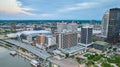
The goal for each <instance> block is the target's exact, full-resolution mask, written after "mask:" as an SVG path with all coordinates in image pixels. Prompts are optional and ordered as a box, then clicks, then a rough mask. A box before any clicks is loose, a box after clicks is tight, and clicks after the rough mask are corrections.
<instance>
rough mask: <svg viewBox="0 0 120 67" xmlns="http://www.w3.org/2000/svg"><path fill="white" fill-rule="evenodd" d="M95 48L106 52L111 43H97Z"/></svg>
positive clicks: (94, 45)
mask: <svg viewBox="0 0 120 67" xmlns="http://www.w3.org/2000/svg"><path fill="white" fill-rule="evenodd" d="M92 47H93V48H95V49H98V50H102V51H104V50H106V49H108V48H109V43H107V42H103V41H96V42H95V43H94V44H93V45H92Z"/></svg>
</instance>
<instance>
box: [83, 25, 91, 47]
mask: <svg viewBox="0 0 120 67" xmlns="http://www.w3.org/2000/svg"><path fill="white" fill-rule="evenodd" d="M92 32H93V28H92V27H89V26H85V27H82V28H81V43H82V44H85V45H88V44H91V43H92Z"/></svg>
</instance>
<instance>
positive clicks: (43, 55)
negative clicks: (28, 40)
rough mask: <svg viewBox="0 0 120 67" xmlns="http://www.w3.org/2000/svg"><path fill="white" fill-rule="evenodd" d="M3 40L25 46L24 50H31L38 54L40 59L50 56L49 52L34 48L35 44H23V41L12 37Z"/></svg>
mask: <svg viewBox="0 0 120 67" xmlns="http://www.w3.org/2000/svg"><path fill="white" fill-rule="evenodd" d="M5 41H6V42H9V43H11V44H14V45H16V46H19V47H22V48H25V49H26V50H28V51H30V52H32V53H33V54H35V55H36V56H38V57H40V58H42V59H47V58H49V57H51V55H50V54H49V53H47V52H46V51H44V50H41V49H39V48H36V47H35V46H32V45H30V44H25V43H22V42H21V41H17V40H13V39H7V40H5Z"/></svg>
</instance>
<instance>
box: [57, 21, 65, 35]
mask: <svg viewBox="0 0 120 67" xmlns="http://www.w3.org/2000/svg"><path fill="white" fill-rule="evenodd" d="M66 29H67V24H66V23H64V22H62V23H57V32H58V33H61V32H63V31H64V30H66Z"/></svg>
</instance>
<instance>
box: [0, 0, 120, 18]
mask: <svg viewBox="0 0 120 67" xmlns="http://www.w3.org/2000/svg"><path fill="white" fill-rule="evenodd" d="M114 7H120V0H0V20H46V19H47V20H50V19H51V20H53V19H54V20H55V19H60V20H63V19H72V20H91V19H95V20H101V19H102V16H103V14H104V12H105V11H106V10H108V9H109V8H114Z"/></svg>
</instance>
